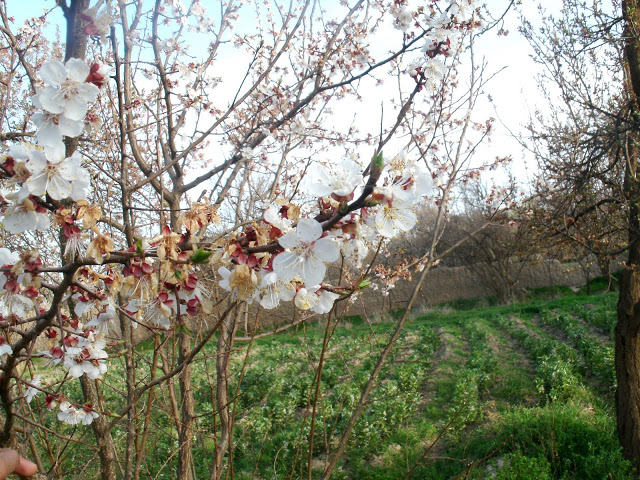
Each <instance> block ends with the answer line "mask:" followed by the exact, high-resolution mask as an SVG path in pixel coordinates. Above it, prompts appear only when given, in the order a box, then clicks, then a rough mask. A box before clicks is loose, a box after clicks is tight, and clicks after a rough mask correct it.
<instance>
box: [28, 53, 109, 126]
mask: <svg viewBox="0 0 640 480" xmlns="http://www.w3.org/2000/svg"><path fill="white" fill-rule="evenodd" d="M89 73H90V68H89V66H88V65H87V64H86V63H85V62H84V61H82V60H80V59H78V58H71V59H69V60H67V63H65V64H63V63H62V62H58V61H55V60H54V61H51V62H47V63H45V64H44V65H43V66H42V68H41V69H40V77H41V78H42V79H43V80H44V81H45V82H46V83H47V84H48V86H47V87H45V88H43V89H42V90H40V91H39V92H38V93H37V94H36V102H37V103H38V105H40V106H42V108H43V109H44V110H46V111H47V112H49V113H53V114H58V113H62V114H64V116H65V117H67V118H68V119H70V120H82V119H83V118H84V116H85V114H86V113H87V109H88V105H89V103H91V102H94V101H95V99H96V98H97V97H98V87H96V86H95V85H94V84H93V83H87V82H86V81H85V80H86V79H87V77H88V76H89Z"/></svg>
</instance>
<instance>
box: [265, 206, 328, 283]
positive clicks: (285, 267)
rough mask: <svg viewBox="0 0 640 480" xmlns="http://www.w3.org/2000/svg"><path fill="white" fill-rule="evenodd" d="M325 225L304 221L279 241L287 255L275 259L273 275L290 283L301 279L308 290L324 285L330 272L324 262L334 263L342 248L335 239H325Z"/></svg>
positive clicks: (310, 220) (307, 219) (306, 219)
mask: <svg viewBox="0 0 640 480" xmlns="http://www.w3.org/2000/svg"><path fill="white" fill-rule="evenodd" d="M322 233H323V232H322V225H321V224H320V223H318V222H317V221H316V220H313V219H310V218H301V219H300V220H299V221H298V225H297V226H296V229H295V231H293V232H290V233H287V234H285V235H283V236H282V237H280V239H279V240H278V243H280V245H281V246H282V247H284V249H285V251H284V252H282V253H280V254H279V255H277V256H276V257H275V258H274V259H273V271H274V272H276V273H277V274H278V277H279V278H280V279H281V280H282V281H284V282H289V281H291V280H293V279H294V278H295V277H296V276H299V277H300V279H301V280H302V283H304V284H305V285H307V286H316V285H320V284H321V283H322V280H323V279H324V275H325V273H326V271H327V268H326V267H325V264H324V262H328V263H330V262H335V261H336V260H337V259H338V257H339V256H340V248H339V246H338V245H337V244H336V242H335V240H334V239H333V238H329V237H325V238H320V237H322Z"/></svg>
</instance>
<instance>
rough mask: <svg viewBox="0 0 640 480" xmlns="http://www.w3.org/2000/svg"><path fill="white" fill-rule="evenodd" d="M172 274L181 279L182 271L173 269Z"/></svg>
mask: <svg viewBox="0 0 640 480" xmlns="http://www.w3.org/2000/svg"><path fill="white" fill-rule="evenodd" d="M173 274H174V275H175V276H176V278H177V279H178V280H182V272H181V271H180V270H174V271H173Z"/></svg>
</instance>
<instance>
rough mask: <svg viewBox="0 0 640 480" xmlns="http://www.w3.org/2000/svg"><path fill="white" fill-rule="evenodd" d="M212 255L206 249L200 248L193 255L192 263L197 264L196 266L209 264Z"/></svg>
mask: <svg viewBox="0 0 640 480" xmlns="http://www.w3.org/2000/svg"><path fill="white" fill-rule="evenodd" d="M212 254H213V252H207V251H206V250H205V249H204V247H200V248H199V249H198V250H196V251H195V252H193V255H191V263H195V264H196V265H201V264H203V263H207V262H208V261H209V257H210V256H211V255H212Z"/></svg>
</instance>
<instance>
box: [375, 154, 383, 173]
mask: <svg viewBox="0 0 640 480" xmlns="http://www.w3.org/2000/svg"><path fill="white" fill-rule="evenodd" d="M372 163H373V166H374V167H375V168H379V169H380V170H382V169H383V168H384V156H383V155H382V152H380V153H378V154H377V155H374V156H373V160H372Z"/></svg>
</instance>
